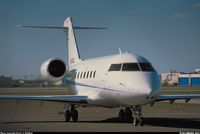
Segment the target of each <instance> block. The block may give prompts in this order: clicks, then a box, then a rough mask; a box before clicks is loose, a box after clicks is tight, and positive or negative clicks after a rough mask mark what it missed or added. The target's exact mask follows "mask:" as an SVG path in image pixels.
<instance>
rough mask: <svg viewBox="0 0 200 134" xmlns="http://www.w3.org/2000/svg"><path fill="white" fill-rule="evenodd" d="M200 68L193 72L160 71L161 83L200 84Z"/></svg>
mask: <svg viewBox="0 0 200 134" xmlns="http://www.w3.org/2000/svg"><path fill="white" fill-rule="evenodd" d="M199 70H200V69H196V70H195V72H194V73H162V74H161V76H160V80H161V84H162V85H179V86H200V71H199Z"/></svg>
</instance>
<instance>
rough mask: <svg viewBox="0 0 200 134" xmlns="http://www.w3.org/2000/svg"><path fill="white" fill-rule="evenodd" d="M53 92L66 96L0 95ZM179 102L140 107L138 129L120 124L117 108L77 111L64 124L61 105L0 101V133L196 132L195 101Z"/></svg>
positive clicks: (199, 122) (199, 120)
mask: <svg viewBox="0 0 200 134" xmlns="http://www.w3.org/2000/svg"><path fill="white" fill-rule="evenodd" d="M44 90H45V91H44ZM55 90H56V91H57V92H56V94H63V93H66V94H67V91H66V90H64V91H63V89H62V88H56V89H54V88H52V89H48V88H45V89H38V88H37V89H34V90H33V89H26V88H23V89H21V88H18V89H12V88H11V89H0V95H5V94H6V95H14V94H17V95H18V94H20V95H22V93H23V94H25V95H27V94H31V95H37V94H40V95H41V94H44V95H45V94H46V95H47V94H48V95H49V94H55ZM29 91H31V92H29ZM51 91H52V92H51ZM197 93H199V92H197ZM183 102H184V101H179V103H174V104H169V103H168V102H158V103H155V104H154V106H150V105H146V106H144V107H143V109H142V110H143V111H142V113H143V117H144V126H142V127H141V126H133V124H132V123H126V122H120V121H119V120H118V112H119V110H120V108H101V107H78V108H77V110H78V111H79V121H78V122H67V123H66V122H64V115H63V109H64V106H65V104H64V103H57V102H39V101H13V100H0V132H2V131H3V132H5V131H9V132H12V131H18V132H19V131H26V132H180V131H189V132H200V103H199V101H194V102H196V103H193V102H192V101H191V102H189V103H183Z"/></svg>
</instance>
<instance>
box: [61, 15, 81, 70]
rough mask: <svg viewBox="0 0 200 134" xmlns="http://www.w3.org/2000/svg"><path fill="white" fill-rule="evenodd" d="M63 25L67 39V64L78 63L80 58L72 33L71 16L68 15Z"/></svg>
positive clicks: (70, 65)
mask: <svg viewBox="0 0 200 134" xmlns="http://www.w3.org/2000/svg"><path fill="white" fill-rule="evenodd" d="M64 27H66V29H65V32H66V33H67V39H68V65H69V67H72V66H73V65H75V64H76V63H78V62H79V61H80V60H81V59H80V55H79V51H78V47H77V45H76V39H75V35H74V29H73V25H72V19H71V17H68V18H67V19H66V20H65V21H64Z"/></svg>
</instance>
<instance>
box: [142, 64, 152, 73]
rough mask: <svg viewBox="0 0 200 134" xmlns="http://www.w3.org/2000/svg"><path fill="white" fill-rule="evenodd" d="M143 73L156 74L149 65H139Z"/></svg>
mask: <svg viewBox="0 0 200 134" xmlns="http://www.w3.org/2000/svg"><path fill="white" fill-rule="evenodd" d="M139 64H140V67H141V69H142V71H149V72H155V69H154V68H153V67H152V66H151V64H149V63H139Z"/></svg>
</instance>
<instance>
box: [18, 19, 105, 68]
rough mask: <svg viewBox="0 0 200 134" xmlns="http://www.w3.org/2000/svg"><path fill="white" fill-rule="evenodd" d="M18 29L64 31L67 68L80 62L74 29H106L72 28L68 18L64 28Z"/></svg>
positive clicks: (29, 26) (31, 26) (30, 26)
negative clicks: (66, 47) (66, 40)
mask: <svg viewBox="0 0 200 134" xmlns="http://www.w3.org/2000/svg"><path fill="white" fill-rule="evenodd" d="M17 26H18V27H28V28H45V29H64V31H65V32H66V33H67V39H68V65H69V67H72V66H74V65H75V64H76V63H78V62H79V61H81V59H80V55H79V51H78V46H77V45H76V39H75V35H74V29H91V30H92V29H107V28H104V27H80V26H73V25H72V19H71V17H68V18H67V19H66V20H65V21H64V26H63V27H60V26H33V25H17Z"/></svg>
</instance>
